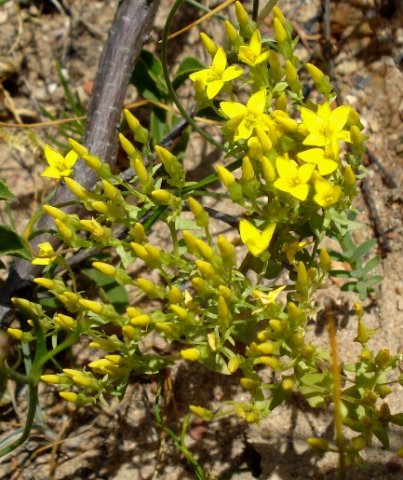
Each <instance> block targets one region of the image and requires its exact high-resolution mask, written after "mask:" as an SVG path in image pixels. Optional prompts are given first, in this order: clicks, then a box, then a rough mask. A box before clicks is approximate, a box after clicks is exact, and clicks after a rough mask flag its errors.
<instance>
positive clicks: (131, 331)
mask: <svg viewBox="0 0 403 480" xmlns="http://www.w3.org/2000/svg"><path fill="white" fill-rule="evenodd" d="M137 332H138V331H137V329H136V328H134V327H133V326H132V325H123V327H122V333H123V335H124V336H125V337H126V338H127V339H129V340H132V339H134V338H136V337H137Z"/></svg>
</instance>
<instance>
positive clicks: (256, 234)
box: [239, 219, 276, 257]
mask: <svg viewBox="0 0 403 480" xmlns="http://www.w3.org/2000/svg"><path fill="white" fill-rule="evenodd" d="M275 228H276V224H275V223H272V224H270V225H268V226H267V227H266V228H265V229H264V230H263V232H261V231H260V230H259V229H258V228H256V227H255V226H254V225H252V224H251V223H250V222H248V220H245V219H243V220H241V221H240V222H239V233H240V235H241V240H242V242H243V243H244V244H245V245H246V247H247V249H248V250H249V251H250V253H251V254H252V255H253V256H254V257H258V256H259V255H261V254H262V253H263V252H264V251H266V250H267V249H268V248H269V245H270V242H271V239H272V237H273V233H274V230H275Z"/></svg>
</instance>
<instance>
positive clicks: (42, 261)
mask: <svg viewBox="0 0 403 480" xmlns="http://www.w3.org/2000/svg"><path fill="white" fill-rule="evenodd" d="M38 247H39V252H38V254H37V256H36V257H35V258H34V259H33V260H32V264H33V265H49V264H51V263H52V262H53V261H54V260H55V259H56V254H55V251H54V250H53V247H52V245H51V244H50V243H49V242H43V243H40V244H39V245H38Z"/></svg>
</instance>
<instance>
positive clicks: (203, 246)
mask: <svg viewBox="0 0 403 480" xmlns="http://www.w3.org/2000/svg"><path fill="white" fill-rule="evenodd" d="M196 248H197V250H198V251H199V253H200V255H201V256H202V257H203V258H204V259H206V260H211V259H212V258H213V257H214V252H213V249H212V248H211V247H210V245H208V244H207V243H206V242H203V240H200V238H196Z"/></svg>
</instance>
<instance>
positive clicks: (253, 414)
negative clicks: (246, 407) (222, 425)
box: [245, 412, 259, 423]
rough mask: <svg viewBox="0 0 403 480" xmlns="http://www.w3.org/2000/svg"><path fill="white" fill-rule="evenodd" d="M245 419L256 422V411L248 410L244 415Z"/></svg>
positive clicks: (257, 416) (257, 417) (257, 418)
mask: <svg viewBox="0 0 403 480" xmlns="http://www.w3.org/2000/svg"><path fill="white" fill-rule="evenodd" d="M245 420H246V421H247V422H248V423H256V422H257V421H258V420H259V415H258V414H257V413H256V412H249V413H247V414H246V415H245Z"/></svg>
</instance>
